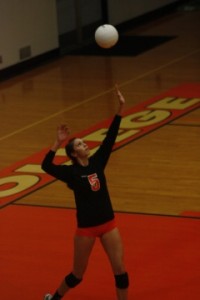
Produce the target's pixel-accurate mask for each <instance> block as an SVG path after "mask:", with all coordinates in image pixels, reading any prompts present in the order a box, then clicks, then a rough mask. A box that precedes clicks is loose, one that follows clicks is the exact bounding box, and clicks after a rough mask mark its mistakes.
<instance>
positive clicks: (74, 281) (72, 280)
mask: <svg viewBox="0 0 200 300" xmlns="http://www.w3.org/2000/svg"><path fill="white" fill-rule="evenodd" d="M81 281H82V279H79V278H77V277H76V276H74V274H73V273H70V274H68V275H67V276H66V277H65V283H66V284H67V285H68V287H70V288H74V287H75V286H77V285H78V284H79V283H80V282H81Z"/></svg>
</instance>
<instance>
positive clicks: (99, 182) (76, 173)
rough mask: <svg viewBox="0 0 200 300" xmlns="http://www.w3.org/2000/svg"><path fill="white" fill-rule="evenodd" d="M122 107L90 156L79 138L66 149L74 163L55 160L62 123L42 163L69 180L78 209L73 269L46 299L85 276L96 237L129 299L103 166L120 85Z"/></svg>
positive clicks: (123, 298) (114, 128)
mask: <svg viewBox="0 0 200 300" xmlns="http://www.w3.org/2000/svg"><path fill="white" fill-rule="evenodd" d="M115 90H116V93H117V96H118V99H119V109H118V112H117V114H116V115H115V117H114V118H113V121H112V123H111V125H110V127H109V129H108V132H107V134H106V137H105V139H104V140H103V142H102V144H101V146H100V147H99V149H98V150H97V151H96V152H95V154H93V155H92V156H89V154H90V150H89V148H88V146H87V144H86V143H85V142H84V141H83V140H82V139H80V138H73V139H71V140H69V141H68V143H67V145H66V147H65V149H66V153H67V155H68V157H69V158H70V159H71V160H72V165H68V166H67V165H56V164H54V163H53V160H54V157H55V154H56V151H57V150H58V149H59V147H60V146H61V144H62V143H63V142H64V141H67V140H68V137H69V128H68V127H67V126H66V125H61V126H59V127H58V130H57V138H56V140H55V142H54V144H53V146H52V147H51V150H50V151H49V152H48V153H47V155H46V157H45V158H44V160H43V163H42V169H43V170H44V171H46V172H47V173H48V174H50V175H52V176H54V177H55V178H57V179H59V180H61V181H63V182H65V183H67V185H68V187H69V188H70V189H72V190H73V192H74V197H75V203H76V209H77V230H76V232H75V235H74V261H73V267H72V270H71V272H70V273H69V274H68V275H66V276H65V278H64V280H63V281H62V282H61V284H60V286H59V287H58V289H57V290H56V292H55V294H54V295H53V296H52V295H50V294H47V295H45V297H44V300H60V299H61V298H62V297H63V296H64V295H65V294H66V293H67V292H68V291H69V290H70V289H71V288H74V287H75V286H77V285H78V284H79V283H80V282H81V281H82V279H83V275H84V273H85V270H86V268H87V264H88V259H89V256H90V254H91V251H92V248H93V246H94V243H95V239H96V238H99V239H100V241H101V244H102V246H103V248H104V250H105V252H106V254H107V256H108V258H109V261H110V263H111V267H112V270H113V274H114V278H115V286H116V293H117V299H118V300H127V299H128V295H127V292H128V286H129V279H128V273H127V271H126V268H125V265H124V262H123V245H122V241H121V237H120V233H119V230H118V228H117V226H116V223H115V217H114V212H113V208H112V204H111V200H110V196H109V192H108V189H107V184H106V178H105V175H104V169H105V167H106V164H107V162H108V159H109V156H110V154H111V151H112V147H113V145H114V143H115V139H116V136H117V134H118V129H119V126H120V121H121V114H122V111H123V107H124V104H125V99H124V97H123V95H122V94H121V92H120V91H119V89H118V87H117V86H115Z"/></svg>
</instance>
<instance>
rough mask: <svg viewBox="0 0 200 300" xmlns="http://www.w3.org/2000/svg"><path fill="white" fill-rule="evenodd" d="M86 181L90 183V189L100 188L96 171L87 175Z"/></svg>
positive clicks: (96, 189)
mask: <svg viewBox="0 0 200 300" xmlns="http://www.w3.org/2000/svg"><path fill="white" fill-rule="evenodd" d="M88 181H89V183H90V186H91V190H92V191H94V192H96V191H98V190H99V189H100V181H99V179H98V177H97V174H96V173H94V174H91V175H88Z"/></svg>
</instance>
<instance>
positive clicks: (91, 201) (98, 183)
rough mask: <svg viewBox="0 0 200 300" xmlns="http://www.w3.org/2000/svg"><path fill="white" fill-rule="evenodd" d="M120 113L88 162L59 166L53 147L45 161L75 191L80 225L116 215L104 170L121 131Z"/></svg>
mask: <svg viewBox="0 0 200 300" xmlns="http://www.w3.org/2000/svg"><path fill="white" fill-rule="evenodd" d="M120 122H121V116H119V115H116V116H115V117H114V119H113V121H112V123H111V125H110V127H109V129H108V131H107V134H106V137H105V138H104V140H103V142H102V144H101V145H100V147H99V148H98V150H97V151H96V152H95V153H94V154H93V155H92V156H91V157H89V164H88V165H87V166H81V165H80V164H78V163H74V164H73V165H68V166H67V165H56V164H54V163H53V159H54V157H55V152H54V151H52V150H50V151H49V152H48V153H47V155H46V156H45V158H44V160H43V162H42V169H43V170H44V171H45V172H47V173H48V174H50V175H52V176H54V177H55V178H57V179H59V180H61V181H63V182H65V183H67V184H68V186H70V187H71V189H72V190H73V192H74V196H75V202H76V208H77V223H78V227H91V226H97V225H101V224H103V223H105V222H107V221H110V220H112V219H113V218H114V212H113V208H112V204H111V200H110V196H109V192H108V188H107V183H106V178H105V175H104V169H105V167H106V164H107V162H108V159H109V157H110V154H111V151H112V147H113V145H114V143H115V139H116V136H117V133H118V129H119V125H120Z"/></svg>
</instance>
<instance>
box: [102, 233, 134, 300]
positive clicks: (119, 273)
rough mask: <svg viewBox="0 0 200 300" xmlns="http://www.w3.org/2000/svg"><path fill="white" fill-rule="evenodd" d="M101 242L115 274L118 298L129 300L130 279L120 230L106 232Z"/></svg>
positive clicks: (119, 299)
mask: <svg viewBox="0 0 200 300" xmlns="http://www.w3.org/2000/svg"><path fill="white" fill-rule="evenodd" d="M101 243H102V245H103V248H104V250H105V252H106V253H107V255H108V258H109V260H110V263H111V266H112V270H113V273H114V276H115V284H116V292H117V297H118V300H127V299H128V286H129V279H128V274H127V272H126V268H125V265H124V261H123V255H124V250H123V244H122V240H121V236H120V233H119V230H118V229H117V228H115V229H113V230H111V231H109V232H107V233H105V234H104V235H103V236H102V237H101Z"/></svg>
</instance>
